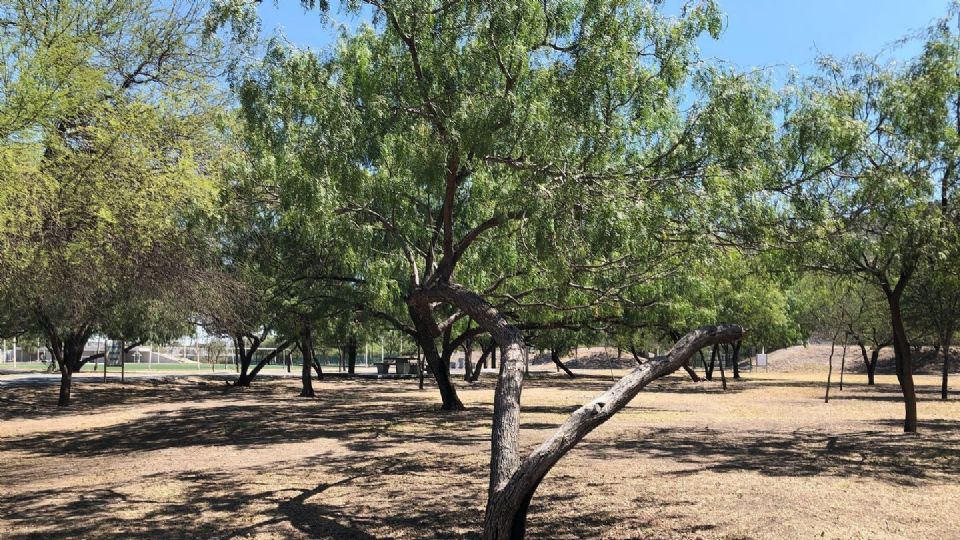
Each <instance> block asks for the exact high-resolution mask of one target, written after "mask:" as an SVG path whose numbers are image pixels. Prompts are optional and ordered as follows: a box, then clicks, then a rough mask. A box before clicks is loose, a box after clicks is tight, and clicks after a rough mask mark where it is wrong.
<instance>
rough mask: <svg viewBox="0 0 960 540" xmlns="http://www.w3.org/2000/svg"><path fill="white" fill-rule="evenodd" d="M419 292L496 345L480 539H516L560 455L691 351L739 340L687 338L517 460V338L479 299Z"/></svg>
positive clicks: (452, 291)
mask: <svg viewBox="0 0 960 540" xmlns="http://www.w3.org/2000/svg"><path fill="white" fill-rule="evenodd" d="M419 292H420V293H421V294H423V295H424V297H425V298H426V299H427V300H430V301H446V302H448V303H450V304H453V305H454V306H456V307H458V308H459V309H460V310H461V311H463V312H464V313H466V314H467V315H469V316H470V317H471V318H473V320H474V321H476V322H477V323H478V324H479V325H480V326H481V327H482V328H483V329H484V330H485V331H486V332H488V333H489V334H490V335H491V337H492V338H493V339H494V340H495V341H496V342H497V344H498V345H499V346H500V352H501V357H500V362H501V370H500V375H499V376H498V381H497V386H496V389H495V391H494V401H493V427H492V436H491V440H490V443H491V452H490V485H489V492H488V497H487V510H486V515H485V518H484V531H483V538H484V539H485V540H519V539H522V538H523V537H524V534H525V532H526V519H527V511H528V509H529V505H530V500H531V499H532V498H533V494H534V491H535V490H536V488H537V486H538V485H539V484H540V481H541V480H542V479H543V477H544V476H545V475H546V474H547V472H549V471H550V469H551V468H552V467H553V466H554V465H555V464H556V463H557V461H559V460H560V458H561V457H563V455H564V454H566V453H567V452H568V451H569V450H570V449H571V448H573V447H574V446H575V445H576V444H577V443H578V442H579V441H580V440H581V439H583V437H584V436H586V435H587V434H588V433H590V432H591V431H592V430H593V429H594V428H596V427H597V426H599V425H600V424H602V423H604V422H605V421H607V420H608V419H609V418H610V417H611V416H612V415H613V414H614V413H616V412H617V411H619V410H620V409H622V408H623V407H625V406H626V405H627V403H629V402H630V400H631V399H633V397H634V396H636V395H637V393H639V392H640V390H641V389H642V388H643V387H644V386H646V385H647V384H649V383H650V382H651V381H653V380H655V379H657V378H659V377H662V376H664V375H667V374H669V373H672V372H673V371H676V370H677V369H680V367H681V366H682V365H683V363H684V362H686V361H688V360H689V358H690V356H692V355H693V354H695V353H696V351H697V350H698V349H700V348H702V347H706V346H709V345H713V344H715V343H721V342H729V341H733V340H736V339H740V338H741V337H742V336H743V330H742V329H741V328H740V327H739V326H732V325H730V326H715V327H703V328H700V329H698V330H695V331H693V332H691V333H690V334H688V335H687V336H686V337H684V338H683V339H681V340H680V341H679V342H677V344H675V345H674V347H673V348H672V349H671V350H670V351H669V352H668V354H667V355H666V356H664V357H660V358H658V359H655V360H652V361H650V362H647V363H646V364H644V365H643V366H640V367H637V368H636V369H634V370H633V371H632V372H630V373H629V374H627V375H626V376H625V377H623V378H622V379H620V380H619V381H618V382H617V383H616V384H614V385H613V387H612V388H611V389H610V390H608V391H607V392H605V393H604V394H603V395H601V396H600V397H599V398H598V399H596V400H594V401H592V402H591V403H589V404H587V405H585V406H583V407H581V408H580V409H578V410H577V411H576V412H574V413H573V414H572V415H571V416H570V417H569V418H568V419H567V420H566V421H565V422H564V423H563V424H562V425H561V426H560V428H559V429H558V430H557V431H556V432H555V433H554V435H553V436H552V437H551V438H550V439H548V440H547V441H546V442H544V443H543V444H542V445H541V446H540V447H539V448H537V449H536V450H534V452H533V453H531V454H530V455H529V456H527V457H526V458H525V459H522V460H521V457H520V394H521V391H522V389H523V365H524V360H525V355H526V351H527V348H526V344H525V343H524V340H523V336H522V334H521V332H520V331H519V330H518V329H517V328H516V327H515V326H514V325H512V324H510V322H509V321H507V320H506V318H505V317H504V316H503V315H502V314H501V313H500V312H499V311H498V310H497V309H496V308H494V307H493V306H492V305H490V304H489V303H488V302H486V301H485V300H484V299H483V298H482V297H480V296H479V295H478V294H476V293H474V292H472V291H470V290H468V289H466V288H464V287H462V286H460V285H457V284H453V283H440V284H436V285H434V286H433V288H431V289H427V290H422V291H419Z"/></svg>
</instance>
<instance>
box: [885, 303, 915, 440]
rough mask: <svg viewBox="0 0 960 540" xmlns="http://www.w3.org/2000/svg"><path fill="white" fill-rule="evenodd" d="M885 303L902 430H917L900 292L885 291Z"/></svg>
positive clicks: (908, 349) (911, 364) (910, 431)
mask: <svg viewBox="0 0 960 540" xmlns="http://www.w3.org/2000/svg"><path fill="white" fill-rule="evenodd" d="M885 292H886V293H887V294H886V296H887V304H888V305H889V307H890V322H891V326H892V329H893V352H894V355H895V356H896V364H897V380H899V381H900V389H901V391H902V392H903V408H904V419H903V431H904V432H905V433H916V432H917V391H916V388H915V386H914V383H913V358H912V356H911V351H910V342H909V341H908V340H907V331H906V328H905V327H904V324H903V314H902V313H901V311H900V293H899V292H898V291H890V290H889V289H887V290H886V291H885Z"/></svg>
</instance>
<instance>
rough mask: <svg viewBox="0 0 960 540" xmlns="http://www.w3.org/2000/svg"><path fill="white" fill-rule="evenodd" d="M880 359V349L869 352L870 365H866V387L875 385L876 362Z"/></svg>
mask: <svg viewBox="0 0 960 540" xmlns="http://www.w3.org/2000/svg"><path fill="white" fill-rule="evenodd" d="M879 359H880V349H873V350H872V351H870V363H869V364H867V385H868V386H874V385H875V384H877V382H876V378H877V360H879Z"/></svg>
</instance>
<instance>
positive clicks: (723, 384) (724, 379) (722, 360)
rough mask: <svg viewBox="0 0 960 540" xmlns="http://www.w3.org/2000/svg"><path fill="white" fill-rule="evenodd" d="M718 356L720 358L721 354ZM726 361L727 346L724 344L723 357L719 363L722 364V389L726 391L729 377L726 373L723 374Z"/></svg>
mask: <svg viewBox="0 0 960 540" xmlns="http://www.w3.org/2000/svg"><path fill="white" fill-rule="evenodd" d="M717 356H719V354H718V355H717ZM726 359H727V344H726V343H724V344H723V357H721V358H720V361H719V362H718V363H719V364H720V384H721V385H722V386H721V387H722V388H723V389H724V390H726V389H727V375H726V373H724V372H723V364H724V361H725V360H726Z"/></svg>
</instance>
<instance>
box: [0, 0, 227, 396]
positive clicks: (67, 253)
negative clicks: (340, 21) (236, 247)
mask: <svg viewBox="0 0 960 540" xmlns="http://www.w3.org/2000/svg"><path fill="white" fill-rule="evenodd" d="M0 19H2V20H3V21H4V24H3V28H2V33H3V35H2V40H0V43H2V45H0V53H2V54H3V62H2V65H3V67H2V68H0V69H2V71H3V73H2V76H0V85H3V88H2V89H0V169H2V170H0V208H2V209H3V210H0V212H2V213H3V219H0V222H2V223H3V225H2V229H0V252H2V255H0V296H5V297H6V298H7V299H8V301H11V302H17V303H18V305H16V306H14V309H15V310H16V312H17V313H18V314H20V315H21V317H22V320H21V321H18V322H16V324H15V325H14V326H18V327H24V326H27V327H32V328H34V329H37V330H39V331H42V333H43V334H44V335H45V337H46V340H47V344H48V346H49V347H50V350H51V351H52V352H53V355H54V358H55V359H56V361H57V363H58V365H59V367H60V372H61V389H60V399H59V404H60V405H62V406H63V405H67V404H68V403H69V400H70V384H71V375H72V373H73V372H74V371H76V370H78V369H80V368H81V367H82V363H83V358H82V354H83V349H84V345H85V344H86V342H87V340H88V339H89V337H90V336H91V335H92V334H93V333H94V332H99V331H105V330H106V328H104V327H105V326H106V325H108V324H110V323H111V322H112V321H115V320H117V312H118V311H121V310H122V309H123V308H124V306H129V309H136V306H137V305H143V304H145V303H149V301H150V300H151V299H155V298H157V297H158V296H160V295H162V294H165V293H168V292H173V291H178V292H179V293H184V292H185V291H187V290H190V289H193V288H194V287H193V286H194V285H196V283H197V282H198V276H199V274H198V273H197V272H195V271H194V269H195V268H196V267H197V264H196V263H197V260H198V258H199V257H197V256H196V254H197V253H198V252H200V251H202V248H203V247H204V245H203V244H204V242H203V236H202V235H200V234H195V233H198V232H200V231H202V224H203V221H204V220H203V219H202V217H203V216H204V215H205V214H206V213H207V212H208V211H209V210H210V208H211V206H212V205H211V202H212V198H213V194H214V190H213V181H212V180H211V177H210V175H209V174H208V173H209V168H207V167H205V164H207V163H209V162H210V161H212V160H213V158H212V156H213V155H215V154H216V153H217V151H218V149H219V147H218V145H217V144H216V137H215V136H214V134H213V133H211V130H210V129H209V126H210V124H211V120H212V116H211V115H210V114H209V113H210V111H211V108H212V105H213V100H212V99H211V96H212V94H211V92H210V88H209V86H208V83H209V81H210V80H212V77H213V76H215V75H216V73H217V67H218V66H219V65H220V59H221V58H222V54H223V51H222V50H220V48H219V47H218V46H217V42H216V40H213V39H206V40H205V39H203V37H202V30H203V20H202V13H201V11H200V3H199V2H189V1H185V2H180V1H177V2H152V1H148V0H118V1H113V2H81V1H55V2H54V1H49V2H48V1H34V2H25V1H18V0H8V1H2V2H0ZM185 96H190V97H189V98H186V97H185Z"/></svg>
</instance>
